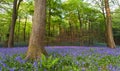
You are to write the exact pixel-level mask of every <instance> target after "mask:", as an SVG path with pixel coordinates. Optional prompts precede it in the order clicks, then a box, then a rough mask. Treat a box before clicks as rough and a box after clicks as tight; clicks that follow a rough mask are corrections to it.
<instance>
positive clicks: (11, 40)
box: [8, 0, 17, 47]
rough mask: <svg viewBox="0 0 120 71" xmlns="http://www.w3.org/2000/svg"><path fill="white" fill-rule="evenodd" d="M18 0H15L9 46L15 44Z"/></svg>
mask: <svg viewBox="0 0 120 71" xmlns="http://www.w3.org/2000/svg"><path fill="white" fill-rule="evenodd" d="M16 7H17V0H14V2H13V14H12V23H11V25H10V34H9V40H8V47H13V46H14V29H15V23H16V19H17V8H16Z"/></svg>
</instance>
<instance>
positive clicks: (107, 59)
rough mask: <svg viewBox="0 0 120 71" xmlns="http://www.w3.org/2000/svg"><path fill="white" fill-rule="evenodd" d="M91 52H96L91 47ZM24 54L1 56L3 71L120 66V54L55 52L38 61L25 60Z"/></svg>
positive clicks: (63, 70) (89, 70)
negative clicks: (12, 70) (74, 54)
mask: <svg viewBox="0 0 120 71" xmlns="http://www.w3.org/2000/svg"><path fill="white" fill-rule="evenodd" d="M89 52H92V53H94V50H93V49H91V50H90V51H89ZM24 57H25V55H24V54H21V55H13V56H6V58H5V59H4V60H3V58H0V61H1V62H0V67H2V70H3V71H9V70H10V69H14V70H15V71H19V70H27V71H29V70H37V71H43V70H46V71H70V70H72V71H82V70H85V71H98V70H99V68H100V70H102V71H109V70H110V68H111V67H109V65H112V66H113V67H114V66H120V62H119V59H120V56H113V55H101V54H91V55H89V56H84V53H83V54H82V55H79V56H77V57H72V56H71V55H68V54H66V55H64V56H61V55H59V54H56V53H53V54H52V56H49V57H46V56H44V55H42V57H41V59H40V60H38V61H37V63H36V62H29V61H27V62H26V61H24V60H23V58H24Z"/></svg>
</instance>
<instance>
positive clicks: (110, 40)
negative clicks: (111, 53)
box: [104, 0, 116, 48]
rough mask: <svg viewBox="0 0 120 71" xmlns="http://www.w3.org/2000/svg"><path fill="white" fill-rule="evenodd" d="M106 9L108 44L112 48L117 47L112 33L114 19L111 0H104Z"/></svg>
mask: <svg viewBox="0 0 120 71" xmlns="http://www.w3.org/2000/svg"><path fill="white" fill-rule="evenodd" d="M104 2H105V10H106V35H107V45H108V47H110V48H115V47H116V45H115V42H114V38H113V33H112V21H111V14H110V7H109V0H104Z"/></svg>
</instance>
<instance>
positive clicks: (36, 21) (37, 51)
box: [26, 0, 47, 60]
mask: <svg viewBox="0 0 120 71" xmlns="http://www.w3.org/2000/svg"><path fill="white" fill-rule="evenodd" d="M34 1H35V9H34V16H33V25H32V33H31V36H30V41H29V46H28V51H27V56H26V59H33V60H36V59H38V58H40V57H41V54H44V55H47V52H46V50H45V48H44V37H45V23H46V0H34Z"/></svg>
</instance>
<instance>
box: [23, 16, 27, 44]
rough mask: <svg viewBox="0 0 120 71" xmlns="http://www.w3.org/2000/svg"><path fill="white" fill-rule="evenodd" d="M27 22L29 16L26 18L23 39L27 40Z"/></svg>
mask: <svg viewBox="0 0 120 71" xmlns="http://www.w3.org/2000/svg"><path fill="white" fill-rule="evenodd" d="M26 24H27V17H26V18H25V24H24V28H23V40H24V42H25V41H26Z"/></svg>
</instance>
